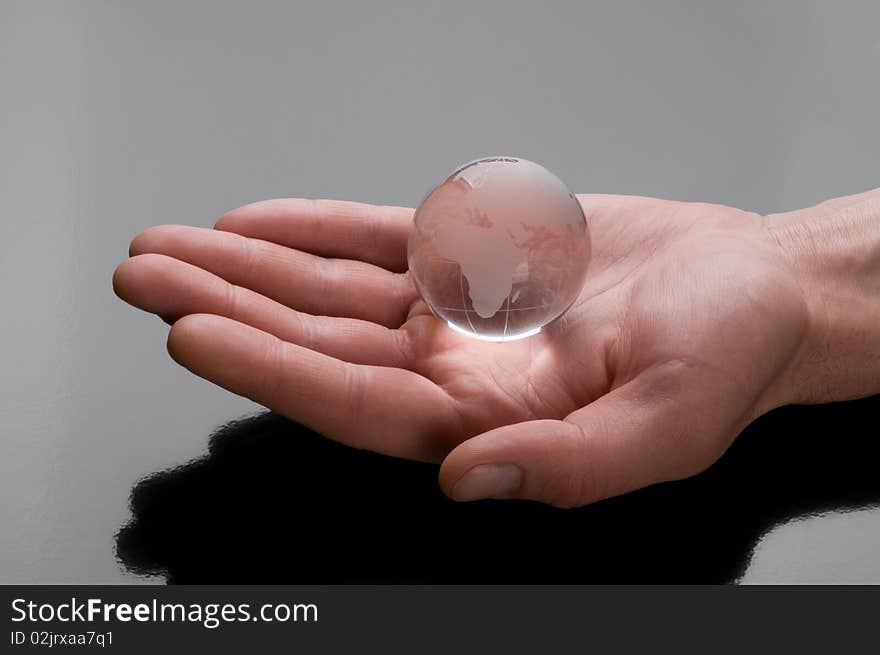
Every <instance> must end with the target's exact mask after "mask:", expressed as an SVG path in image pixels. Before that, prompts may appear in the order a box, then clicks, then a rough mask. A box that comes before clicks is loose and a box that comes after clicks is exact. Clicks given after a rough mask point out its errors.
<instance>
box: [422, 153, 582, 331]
mask: <svg viewBox="0 0 880 655" xmlns="http://www.w3.org/2000/svg"><path fill="white" fill-rule="evenodd" d="M407 250H408V260H409V270H410V274H411V275H412V278H413V281H414V282H415V285H416V288H417V289H418V291H419V294H420V295H421V297H422V299H423V300H424V301H425V303H426V304H427V305H428V307H429V308H430V309H431V311H432V312H433V313H434V314H435V315H436V316H437V317H439V318H440V319H441V320H443V321H445V322H446V323H447V325H449V327H451V328H452V329H454V330H457V331H458V332H462V333H464V334H466V335H468V336H471V337H476V338H479V339H486V340H490V341H511V340H514V339H520V338H524V337H528V336H531V335H533V334H537V333H538V332H540V331H541V329H542V328H543V327H545V326H546V325H548V324H549V323H551V322H552V321H554V320H556V319H557V318H559V317H560V316H561V315H562V314H563V313H565V311H566V310H567V309H568V308H569V307H570V306H571V304H572V303H573V302H574V301H575V300H576V299H577V297H578V295H579V294H580V292H581V288H582V287H583V284H584V278H585V276H586V272H587V264H588V263H589V259H590V233H589V228H588V226H587V221H586V219H585V217H584V213H583V210H582V209H581V205H580V203H579V202H578V200H577V198H576V197H575V196H574V194H573V193H571V192H570V191H569V190H568V188H566V186H565V185H564V184H563V183H562V182H561V181H560V180H559V178H557V177H556V176H555V175H553V173H551V172H550V171H548V170H547V169H546V168H544V167H543V166H540V165H538V164H536V163H534V162H531V161H528V160H526V159H522V158H519V157H487V158H485V159H479V160H476V161H473V162H471V163H469V164H465V165H464V166H461V167H460V168H459V169H458V170H456V171H455V172H454V173H452V174H451V175H450V176H449V177H447V178H446V179H445V180H444V181H443V182H441V183H440V184H438V185H437V186H436V187H434V189H433V190H432V191H431V192H430V193H429V194H428V195H427V196H426V197H425V199H424V200H423V201H422V203H421V204H420V205H419V207H418V208H417V209H416V212H415V216H414V218H413V226H412V228H411V230H410V234H409V241H408V247H407Z"/></svg>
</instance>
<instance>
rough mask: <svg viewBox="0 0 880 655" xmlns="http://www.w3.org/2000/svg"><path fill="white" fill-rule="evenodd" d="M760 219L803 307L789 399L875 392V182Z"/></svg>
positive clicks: (878, 226) (879, 225)
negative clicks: (852, 193)
mask: <svg viewBox="0 0 880 655" xmlns="http://www.w3.org/2000/svg"><path fill="white" fill-rule="evenodd" d="M764 221H765V228H766V231H767V234H768V236H769V237H770V239H771V242H772V243H773V245H774V247H775V248H776V249H777V252H778V254H779V256H780V258H781V261H782V263H783V265H784V266H785V267H786V268H787V269H788V271H790V273H791V275H792V276H793V278H794V279H795V280H796V282H797V284H798V285H799V287H800V289H801V292H802V294H803V300H804V305H805V308H806V313H807V320H806V323H807V327H806V331H805V333H804V336H803V340H802V342H801V345H800V348H799V350H798V352H797V354H796V355H795V358H794V360H793V361H792V364H791V366H790V367H789V370H788V371H787V372H786V380H785V386H786V387H787V389H788V394H787V396H788V399H789V402H794V403H818V402H830V401H834V400H846V399H851V398H858V397H862V396H867V395H871V394H874V393H880V189H875V190H874V191H870V192H867V193H863V194H859V195H856V196H849V197H846V198H838V199H835V200H830V201H827V202H824V203H821V204H819V205H817V206H815V207H810V208H808V209H802V210H798V211H793V212H787V213H783V214H771V215H768V216H766V217H764Z"/></svg>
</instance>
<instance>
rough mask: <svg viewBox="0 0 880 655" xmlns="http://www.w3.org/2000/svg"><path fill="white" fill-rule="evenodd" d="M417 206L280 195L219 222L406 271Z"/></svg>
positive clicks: (325, 254) (312, 250) (245, 231)
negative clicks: (407, 251) (410, 207)
mask: <svg viewBox="0 0 880 655" xmlns="http://www.w3.org/2000/svg"><path fill="white" fill-rule="evenodd" d="M412 217H413V210H412V209H409V208H408V207H391V206H385V205H368V204H365V203H360V202H348V201H343V200H312V199H308V198H278V199H274V200H263V201H261V202H255V203H252V204H250V205H245V206H244V207H239V208H238V209H234V210H232V211H231V212H229V213H228V214H226V215H224V216H223V217H222V218H220V220H218V221H217V223H216V225H215V226H214V228H215V229H217V230H223V231H225V232H235V233H237V234H241V235H243V236H246V237H251V238H255V239H262V240H264V241H272V242H274V243H278V244H281V245H284V246H288V247H289V248H295V249H296V250H303V251H306V252H310V253H313V254H316V255H320V256H322V257H334V258H342V259H358V260H361V261H365V262H369V263H371V264H376V265H377V266H381V267H383V268H386V269H388V270H389V271H394V272H398V273H400V272H403V271H405V270H406V267H407V266H406V240H407V236H408V235H409V228H410V225H411V223H412Z"/></svg>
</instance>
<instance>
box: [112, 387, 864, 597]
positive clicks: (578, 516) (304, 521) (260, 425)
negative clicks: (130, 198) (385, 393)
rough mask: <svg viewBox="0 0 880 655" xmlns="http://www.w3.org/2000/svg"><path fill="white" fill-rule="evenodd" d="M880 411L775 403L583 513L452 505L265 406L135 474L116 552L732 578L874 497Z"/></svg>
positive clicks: (338, 577)
mask: <svg viewBox="0 0 880 655" xmlns="http://www.w3.org/2000/svg"><path fill="white" fill-rule="evenodd" d="M878 411H880V396H878V397H874V398H868V399H865V400H860V401H854V402H849V403H840V404H835V405H825V406H814V407H787V408H783V409H781V410H777V411H775V412H772V413H771V414H768V415H766V416H764V417H762V418H761V419H759V420H758V421H757V422H756V423H754V424H753V425H752V426H750V427H749V428H748V429H747V430H746V432H744V433H743V435H742V436H741V437H740V438H739V439H738V440H737V441H736V442H735V443H734V445H733V446H732V447H731V449H730V451H729V452H728V453H727V454H726V455H725V456H724V457H722V459H721V460H720V461H719V462H718V463H717V464H716V465H714V466H713V467H711V468H710V469H709V470H708V471H706V472H705V473H703V474H702V475H699V476H697V477H696V478H692V479H689V480H684V481H680V482H674V483H668V484H664V485H658V486H656V487H653V488H649V489H645V490H642V491H639V492H636V493H633V494H629V495H627V496H623V497H620V498H615V499H611V500H608V501H603V502H600V503H597V504H595V505H592V506H589V507H585V508H581V509H577V510H557V509H553V508H551V507H546V506H542V505H538V504H535V503H526V502H505V501H484V502H479V503H471V504H457V503H453V502H452V501H449V500H447V499H446V498H445V497H443V496H442V494H441V493H440V491H439V490H438V488H437V483H436V474H437V469H436V467H435V466H433V465H429V464H423V463H417V462H408V461H404V460H399V459H393V458H389V457H384V456H381V455H376V454H373V453H370V452H365V451H357V450H353V449H350V448H347V447H344V446H341V445H338V444H336V443H333V442H330V441H327V440H325V439H323V438H322V437H320V436H318V435H316V434H314V433H312V432H310V431H308V430H306V429H305V428H302V427H300V426H297V425H296V424H293V423H291V422H289V421H287V420H286V419H283V418H281V417H279V416H277V415H274V414H270V413H267V414H263V415H260V416H257V417H254V418H246V419H243V420H241V421H238V422H235V423H232V424H230V425H228V426H226V427H224V428H222V429H221V430H219V431H218V432H217V433H216V434H215V435H214V436H213V437H212V439H211V445H210V450H209V453H208V455H207V456H206V457H204V458H202V459H199V460H195V461H193V462H191V463H189V464H187V465H185V466H183V467H180V468H177V469H173V470H170V471H165V472H162V473H158V474H156V475H154V476H152V477H150V478H148V479H146V480H144V481H143V482H141V483H139V484H138V485H137V486H136V487H135V488H134V490H133V492H132V501H131V508H132V512H133V516H132V520H131V522H130V523H128V524H127V525H126V526H125V527H124V528H123V529H122V530H121V531H120V533H119V535H118V538H117V551H118V555H119V558H120V560H121V561H122V562H123V563H124V564H125V565H126V566H127V567H129V569H130V570H132V571H133V572H138V573H148V574H164V575H165V576H166V578H167V580H168V581H169V582H178V583H185V582H189V583H193V582H206V583H207V582H278V583H280V582H289V583H307V582H309V583H320V582H323V583H333V582H436V583H445V582H463V583H465V582H473V583H479V582H497V583H505V582H557V583H574V582H608V583H619V582H670V583H680V582H728V581H733V580H736V579H738V578H739V577H740V576H741V575H742V574H743V572H744V571H745V570H746V567H747V565H748V563H749V558H750V554H751V552H752V548H753V546H754V544H755V543H756V541H757V540H758V539H759V537H760V536H761V535H762V534H763V533H765V532H766V531H767V530H769V529H770V528H772V527H773V526H774V525H776V524H778V523H780V522H784V521H786V520H788V519H790V518H792V517H796V516H799V515H803V514H809V513H815V512H819V511H826V512H827V511H831V510H835V509H845V508H852V507H864V506H867V505H871V504H876V503H880V476H878V475H877V465H876V462H877V461H878V460H880V442H878V440H877V439H876V434H874V431H873V430H872V428H871V427H870V425H871V424H870V423H869V422H868V420H867V419H868V418H869V417H871V416H876V415H877V412H878ZM840 425H847V426H849V429H848V430H847V432H846V433H841V432H839V431H838V428H839V426H840ZM831 434H834V435H835V438H834V444H833V446H831V445H829V441H828V439H829V435H831ZM873 516H874V517H875V519H876V516H877V510H874V513H873ZM786 557H787V554H786V553H771V554H770V559H771V561H779V560H781V559H785V558H786ZM844 566H849V567H850V568H851V567H852V562H849V563H844Z"/></svg>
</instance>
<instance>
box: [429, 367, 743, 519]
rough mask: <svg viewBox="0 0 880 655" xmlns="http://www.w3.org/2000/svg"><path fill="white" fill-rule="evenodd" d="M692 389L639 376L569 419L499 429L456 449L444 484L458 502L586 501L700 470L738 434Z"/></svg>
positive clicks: (449, 459)
mask: <svg viewBox="0 0 880 655" xmlns="http://www.w3.org/2000/svg"><path fill="white" fill-rule="evenodd" d="M664 386H665V385H664ZM676 386H677V385H676ZM658 391H659V393H658ZM664 391H666V393H664ZM676 391H678V392H681V391H682V389H681V388H680V387H679V388H678V389H677V390H676ZM700 395H702V394H700ZM686 397H687V396H686V395H684V394H682V393H673V394H669V393H668V389H666V390H663V389H660V390H658V389H657V388H656V387H655V385H654V384H652V383H650V382H648V381H644V380H639V379H636V380H633V381H631V382H629V383H627V384H625V385H623V386H621V387H618V388H617V389H615V390H613V391H611V392H610V393H608V394H606V395H604V396H602V397H600V398H599V399H597V400H595V401H594V402H592V403H590V404H589V405H587V406H585V407H583V408H582V409H579V410H577V411H575V412H573V413H572V414H570V415H569V416H567V417H566V418H565V419H564V420H561V421H560V420H537V421H527V422H525V423H517V424H514V425H507V426H503V427H500V428H496V429H494V430H491V431H489V432H485V433H483V434H480V435H477V436H475V437H473V438H472V439H468V440H467V441H465V442H463V443H462V444H460V445H459V446H458V447H456V448H455V449H454V450H453V451H452V452H451V453H449V455H448V456H447V457H446V459H445V461H444V462H443V465H442V466H441V468H440V486H441V487H442V489H443V491H444V493H446V494H447V495H448V496H450V497H451V498H453V499H454V500H459V501H468V500H478V499H482V498H521V499H529V500H537V501H541V502H545V503H549V504H551V505H555V506H557V507H577V506H581V505H586V504H588V503H592V502H594V501H596V500H600V499H602V498H608V497H611V496H616V495H619V494H623V493H626V492H628V491H632V490H634V489H638V488H641V487H645V486H648V485H650V484H654V483H657V482H662V481H666V480H673V479H678V478H683V477H688V476H690V475H695V474H696V473H698V472H700V471H702V470H703V469H705V468H706V467H707V466H708V465H709V464H711V463H712V462H714V461H715V460H716V459H717V458H718V457H719V456H720V455H721V453H722V452H723V451H724V449H725V448H726V447H727V445H729V442H730V441H731V440H732V437H730V438H728V439H725V438H724V435H725V434H726V433H727V431H726V430H724V429H723V427H722V425H723V424H724V421H723V420H722V418H721V417H715V416H711V415H709V416H707V415H706V405H704V404H703V402H702V401H704V400H705V399H700V400H701V402H699V403H697V402H693V401H691V402H686V401H685V400H684V399H685V398H686ZM691 397H693V396H691ZM695 400H697V399H696V398H694V401H695ZM698 405H702V407H701V408H700V407H698ZM701 414H702V417H701V418H700V419H695V416H696V417H699V416H700V415H701Z"/></svg>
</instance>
